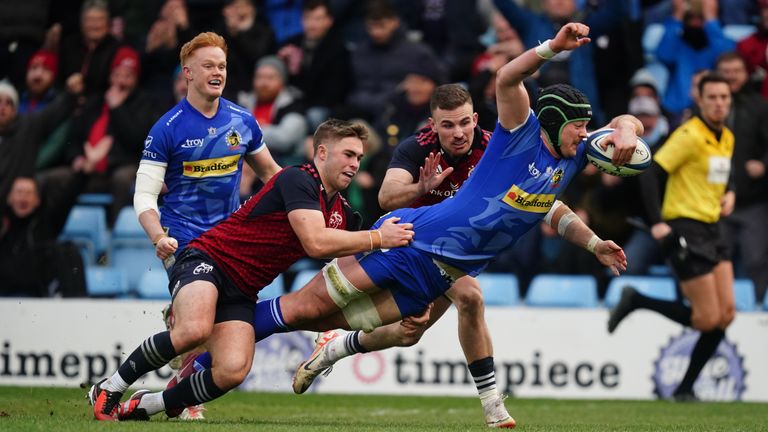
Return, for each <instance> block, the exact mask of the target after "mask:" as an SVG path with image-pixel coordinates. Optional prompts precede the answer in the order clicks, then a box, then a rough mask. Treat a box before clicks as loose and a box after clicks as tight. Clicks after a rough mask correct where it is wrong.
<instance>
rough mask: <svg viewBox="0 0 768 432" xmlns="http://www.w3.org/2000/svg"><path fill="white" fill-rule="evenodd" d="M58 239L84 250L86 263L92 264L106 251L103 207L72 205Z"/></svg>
mask: <svg viewBox="0 0 768 432" xmlns="http://www.w3.org/2000/svg"><path fill="white" fill-rule="evenodd" d="M59 239H60V240H69V241H71V242H73V243H74V244H76V245H77V246H79V247H80V249H81V250H83V251H86V252H87V253H86V254H85V255H84V259H85V261H86V265H88V264H94V263H95V262H96V258H97V257H98V256H99V255H101V254H102V253H104V252H106V249H107V243H108V241H109V240H108V239H109V231H108V229H107V212H106V210H104V208H103V207H94V206H81V205H76V206H74V207H72V210H70V212H69V215H68V216H67V222H66V223H65V224H64V228H63V229H62V232H61V235H60V236H59Z"/></svg>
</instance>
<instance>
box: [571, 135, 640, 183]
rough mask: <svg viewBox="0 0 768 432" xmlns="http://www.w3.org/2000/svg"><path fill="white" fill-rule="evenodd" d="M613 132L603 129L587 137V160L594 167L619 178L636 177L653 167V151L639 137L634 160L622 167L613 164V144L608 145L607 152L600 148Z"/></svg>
mask: <svg viewBox="0 0 768 432" xmlns="http://www.w3.org/2000/svg"><path fill="white" fill-rule="evenodd" d="M611 132H613V129H602V130H599V131H597V132H593V133H591V134H590V135H589V137H587V139H586V145H587V149H586V153H587V160H589V162H591V163H592V165H594V166H596V167H597V169H599V170H600V171H602V172H604V173H607V174H610V175H614V176H617V177H631V176H636V175H638V174H640V173H641V172H643V171H645V169H646V168H648V167H649V166H651V160H652V155H651V149H650V147H648V144H646V142H645V141H643V139H642V138H640V137H637V147H636V148H635V154H633V155H632V159H630V160H629V162H627V163H626V164H624V165H622V166H615V165H614V164H612V163H611V157H613V144H608V147H607V148H606V149H605V150H603V148H602V147H601V146H600V144H601V143H602V142H603V140H605V139H607V138H608V135H610V134H611Z"/></svg>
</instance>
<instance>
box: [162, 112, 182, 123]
mask: <svg viewBox="0 0 768 432" xmlns="http://www.w3.org/2000/svg"><path fill="white" fill-rule="evenodd" d="M182 111H184V110H178V111H176V112H175V113H174V114H173V115H172V116H171V118H169V119H168V121H167V122H165V125H166V126H170V125H171V123H173V121H174V120H176V117H178V116H179V115H180V114H181V113H182Z"/></svg>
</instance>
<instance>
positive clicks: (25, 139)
mask: <svg viewBox="0 0 768 432" xmlns="http://www.w3.org/2000/svg"><path fill="white" fill-rule="evenodd" d="M67 84H68V85H67V88H68V91H67V92H64V93H63V94H61V95H59V96H58V97H57V98H56V100H55V101H54V102H52V103H50V104H49V105H48V106H47V107H45V108H44V109H41V110H39V111H35V112H33V113H27V114H24V115H18V111H17V107H18V105H19V94H18V92H16V89H15V88H13V86H12V85H10V84H9V83H8V82H6V81H0V197H6V196H8V193H9V191H10V189H11V184H12V183H13V180H14V179H15V178H16V177H20V176H24V177H33V176H34V164H35V158H36V157H37V153H38V149H39V148H40V144H41V143H42V142H43V140H44V138H45V137H46V136H48V135H49V134H50V133H51V132H52V131H53V130H54V129H55V128H56V127H57V126H58V125H59V124H61V122H62V121H64V120H65V119H66V118H67V116H68V115H69V114H70V113H71V112H72V110H73V109H74V107H75V103H76V100H75V97H74V96H73V94H78V93H80V92H81V91H82V76H80V75H79V74H76V75H73V76H72V77H70V79H69V80H67Z"/></svg>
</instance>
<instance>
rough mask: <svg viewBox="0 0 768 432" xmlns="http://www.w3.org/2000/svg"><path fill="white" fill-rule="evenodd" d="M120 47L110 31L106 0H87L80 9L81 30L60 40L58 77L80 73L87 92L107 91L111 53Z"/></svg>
mask: <svg viewBox="0 0 768 432" xmlns="http://www.w3.org/2000/svg"><path fill="white" fill-rule="evenodd" d="M118 47H119V42H118V41H117V39H115V38H114V36H112V35H111V34H109V9H108V7H107V2H106V1H105V0H85V2H83V7H82V9H81V12H80V32H79V33H78V34H73V35H71V36H69V37H65V38H64V39H63V40H62V41H61V47H60V49H59V72H60V73H59V80H60V81H61V80H63V79H66V78H67V77H69V76H70V75H72V74H74V73H81V74H82V75H83V79H84V80H85V93H86V95H92V94H100V93H103V92H105V91H106V90H107V87H109V71H110V64H111V62H112V57H113V56H114V55H115V52H116V51H117V48H118ZM60 84H61V83H60Z"/></svg>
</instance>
